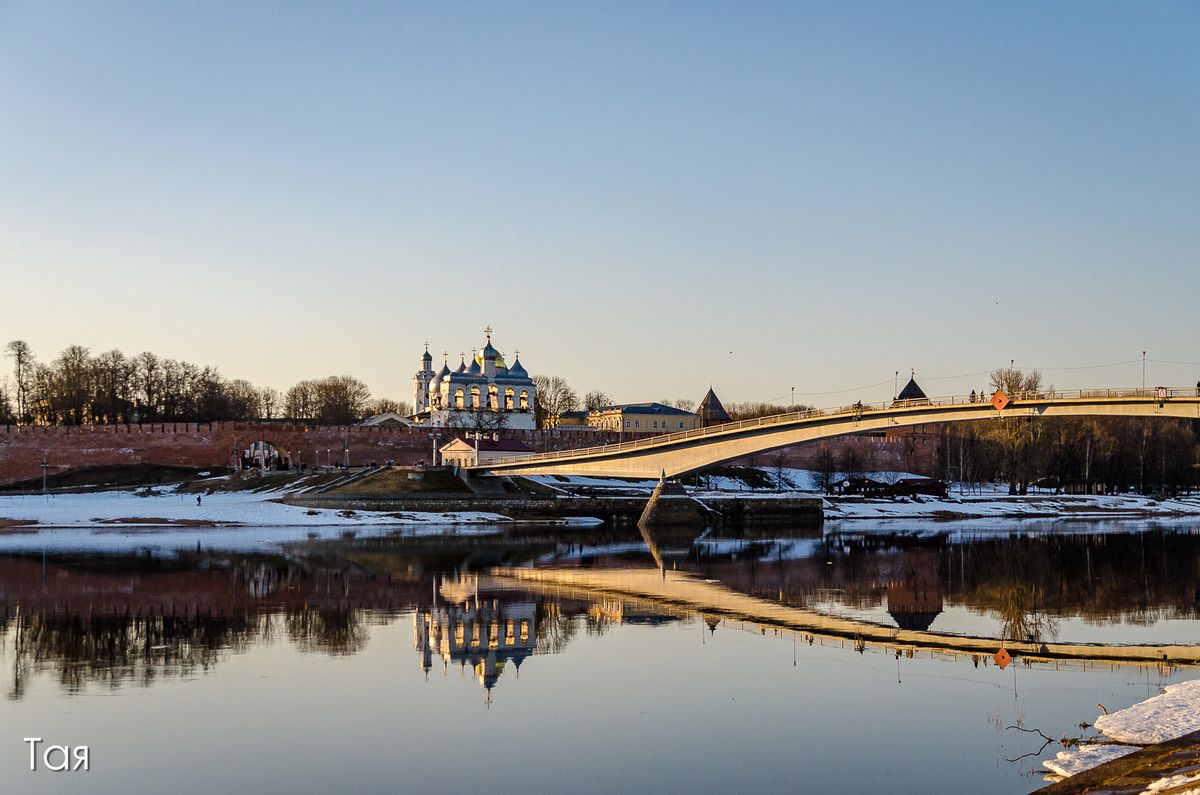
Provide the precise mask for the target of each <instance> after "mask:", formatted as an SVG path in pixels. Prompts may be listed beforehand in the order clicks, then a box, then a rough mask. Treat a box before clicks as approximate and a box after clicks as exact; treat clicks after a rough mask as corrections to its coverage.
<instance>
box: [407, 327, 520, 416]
mask: <svg viewBox="0 0 1200 795" xmlns="http://www.w3.org/2000/svg"><path fill="white" fill-rule="evenodd" d="M485 333H486V334H487V342H486V343H485V344H484V346H483V347H482V348H480V349H479V350H477V351H475V352H474V353H473V354H472V355H471V363H470V364H467V359H466V355H465V354H463V356H462V361H460V362H459V365H458V368H457V369H455V370H451V369H450V365H449V362H447V361H446V360H445V355H443V357H444V358H443V361H442V369H441V370H439V371H438V372H436V373H435V372H434V371H433V357H432V356H431V355H430V354H429V349H428V348H426V350H425V353H424V354H423V355H422V356H421V369H420V370H419V371H417V374H416V375H415V376H414V377H413V411H414V412H415V414H414V419H415V420H416V422H417V423H418V424H419V425H428V426H432V427H435V428H444V427H447V426H449V427H461V428H472V427H476V426H479V425H483V426H484V427H495V428H496V429H499V428H500V427H504V428H511V429H513V430H533V429H534V428H536V427H537V423H536V419H535V417H534V411H533V407H534V404H535V402H536V399H537V387H536V386H535V385H534V383H533V379H532V378H530V377H529V373H528V372H527V371H526V370H525V368H524V366H522V364H521V358H520V355H519V354H518V355H516V356H515V357H514V358H513V362H512V364H511V365H509V364H508V363H506V362H505V360H504V355H503V354H502V353H500V351H498V350H496V349H495V348H494V347H492V329H491V327H490V326H489V327H488V328H487V329H486V332H485ZM480 412H484V413H486V414H487V415H488V416H487V417H486V419H488V420H491V422H485V423H480V422H476V420H479V419H485V418H481V417H479V416H478V415H479V413H480ZM501 423H502V425H501Z"/></svg>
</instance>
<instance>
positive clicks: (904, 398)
mask: <svg viewBox="0 0 1200 795" xmlns="http://www.w3.org/2000/svg"><path fill="white" fill-rule="evenodd" d="M896 402H897V403H901V404H903V405H906V406H913V405H921V404H923V403H928V402H929V398H928V397H926V396H925V390H924V389H921V387H920V385H918V384H917V377H916V374H915V373H913V375H912V377H911V378H909V379H908V383H907V384H905V385H904V389H901V390H900V394H899V395H897V396H896Z"/></svg>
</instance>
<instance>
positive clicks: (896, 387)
mask: <svg viewBox="0 0 1200 795" xmlns="http://www.w3.org/2000/svg"><path fill="white" fill-rule="evenodd" d="M884 383H887V382H886V381H885V382H884ZM899 395H900V371H899V370H897V371H896V372H895V373H894V374H893V375H892V400H895V399H896V398H897V397H899Z"/></svg>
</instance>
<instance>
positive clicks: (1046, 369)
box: [767, 359, 1200, 403]
mask: <svg viewBox="0 0 1200 795" xmlns="http://www.w3.org/2000/svg"><path fill="white" fill-rule="evenodd" d="M1141 361H1142V360H1141V359H1126V360H1124V361H1120V362H1106V363H1104V364H1081V365H1074V366H1069V367H1030V368H1028V369H1030V370H1037V371H1038V372H1043V373H1057V372H1065V371H1070V370H1103V369H1105V368H1107V367H1125V366H1126V365H1131V364H1138V363H1140V362H1141ZM1146 361H1148V362H1153V363H1155V364H1175V365H1181V366H1188V367H1200V362H1176V361H1170V360H1167V359H1147V360H1146ZM1000 369H1003V368H1000ZM994 372H995V370H994V369H992V370H979V371H976V372H974V373H960V374H958V375H934V376H922V377H921V380H922V381H952V380H955V379H959V378H977V377H978V376H981V375H987V376H990V375H991V374H992V373H994ZM886 385H887V381H879V382H877V383H874V384H866V385H865V386H854V387H849V388H847V389H830V390H827V391H824V392H799V391H797V392H796V393H795V394H797V395H800V396H803V397H822V396H825V395H843V394H846V393H847V392H861V391H863V390H865V389H874V388H875V387H878V386H886ZM790 394H791V393H790V392H785V393H784V394H782V395H780V396H779V397H776V398H771V399H770V400H769V401H767V402H769V403H774V402H775V401H777V400H785V399H787V398H788V396H789V395H790Z"/></svg>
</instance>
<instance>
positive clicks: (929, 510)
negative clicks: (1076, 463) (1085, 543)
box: [825, 494, 1200, 519]
mask: <svg viewBox="0 0 1200 795" xmlns="http://www.w3.org/2000/svg"><path fill="white" fill-rule="evenodd" d="M825 506H826V507H825V517H826V518H827V519H975V518H989V517H996V518H1008V519H1021V518H1047V517H1059V518H1064V519H1112V518H1117V517H1128V518H1150V517H1169V516H1197V515H1200V498H1198V497H1187V498H1180V499H1175V500H1155V499H1152V498H1150V497H1141V496H1135V495H1121V496H1110V495H1094V496H1092V495H1065V494H1060V495H1055V496H1051V495H1029V496H1024V497H1008V496H1003V497H1001V496H993V497H987V496H984V497H946V498H942V499H940V498H936V497H917V498H913V499H897V500H881V499H864V498H856V497H826V498H825Z"/></svg>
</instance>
